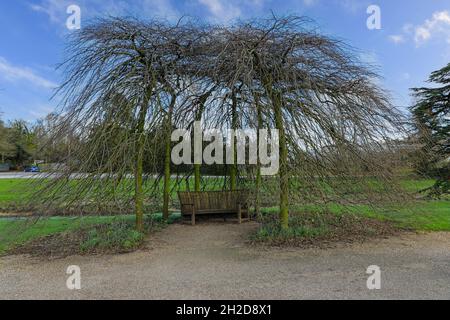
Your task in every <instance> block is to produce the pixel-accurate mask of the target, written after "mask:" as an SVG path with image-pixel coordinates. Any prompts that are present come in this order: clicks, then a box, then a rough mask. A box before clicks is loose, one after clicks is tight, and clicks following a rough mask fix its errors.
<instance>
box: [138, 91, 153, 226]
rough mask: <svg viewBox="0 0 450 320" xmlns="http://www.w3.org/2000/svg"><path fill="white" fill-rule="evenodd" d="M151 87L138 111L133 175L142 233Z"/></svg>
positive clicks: (139, 224)
mask: <svg viewBox="0 0 450 320" xmlns="http://www.w3.org/2000/svg"><path fill="white" fill-rule="evenodd" d="M152 92H153V87H150V88H148V89H147V91H146V95H145V97H144V101H143V103H142V106H141V109H140V110H139V118H138V123H137V128H136V135H137V140H136V151H135V152H136V158H135V173H134V182H135V190H134V207H135V213H136V230H137V231H139V232H143V231H144V192H143V188H142V184H143V178H142V175H143V171H144V146H145V119H146V117H147V111H148V103H149V101H150V98H151V96H152Z"/></svg>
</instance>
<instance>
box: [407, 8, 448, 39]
mask: <svg viewBox="0 0 450 320" xmlns="http://www.w3.org/2000/svg"><path fill="white" fill-rule="evenodd" d="M439 36H444V37H445V38H446V41H449V40H450V13H449V12H448V11H438V12H435V13H434V14H433V16H432V17H431V19H427V20H425V22H424V23H423V24H422V25H420V26H417V27H416V28H415V32H414V41H415V42H416V45H418V46H419V45H421V44H423V43H425V42H426V41H428V40H430V39H431V38H433V37H439Z"/></svg>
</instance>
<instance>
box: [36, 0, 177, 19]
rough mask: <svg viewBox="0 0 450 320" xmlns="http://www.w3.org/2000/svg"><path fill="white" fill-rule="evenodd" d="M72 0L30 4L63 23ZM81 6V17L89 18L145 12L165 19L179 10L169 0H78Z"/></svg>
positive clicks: (53, 0)
mask: <svg viewBox="0 0 450 320" xmlns="http://www.w3.org/2000/svg"><path fill="white" fill-rule="evenodd" d="M73 3H74V1H73V0H41V1H40V2H39V3H38V4H30V8H31V9H32V10H33V11H36V12H40V13H44V14H46V15H47V16H48V17H49V20H50V21H51V22H52V23H57V24H63V23H64V22H65V21H66V19H67V18H68V16H69V15H68V14H67V12H66V10H67V7H68V6H69V5H71V4H73ZM76 3H77V5H79V6H80V7H81V18H82V19H90V18H92V17H97V16H105V15H112V16H121V15H122V16H123V15H133V14H138V15H139V14H145V15H146V16H158V17H161V18H167V19H177V18H178V17H180V14H179V12H178V11H177V10H176V9H175V8H174V7H173V5H172V3H171V0H134V1H132V2H128V1H123V0H78V1H76Z"/></svg>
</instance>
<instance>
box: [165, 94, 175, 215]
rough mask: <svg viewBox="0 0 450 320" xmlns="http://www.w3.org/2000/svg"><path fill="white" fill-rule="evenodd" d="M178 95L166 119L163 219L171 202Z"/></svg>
mask: <svg viewBox="0 0 450 320" xmlns="http://www.w3.org/2000/svg"><path fill="white" fill-rule="evenodd" d="M175 101H176V96H175V95H172V98H171V102H170V106H169V110H168V112H167V119H166V143H165V157H164V200H163V219H164V220H168V219H169V202H170V179H171V172H170V156H171V149H170V147H171V130H172V115H173V108H174V106H175Z"/></svg>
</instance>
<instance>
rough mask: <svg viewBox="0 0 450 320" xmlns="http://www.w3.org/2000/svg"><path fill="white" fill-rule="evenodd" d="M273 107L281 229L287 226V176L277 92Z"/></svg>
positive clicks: (280, 107)
mask: <svg viewBox="0 0 450 320" xmlns="http://www.w3.org/2000/svg"><path fill="white" fill-rule="evenodd" d="M275 95H276V97H275V99H274V100H273V101H274V102H273V107H274V112H275V125H276V128H277V129H278V131H279V139H280V141H279V143H280V146H279V147H280V148H279V152H280V154H279V157H280V224H281V228H282V229H287V228H289V176H288V170H287V158H288V153H287V145H286V133H285V131H284V121H283V111H282V106H281V99H280V97H279V94H275Z"/></svg>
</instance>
